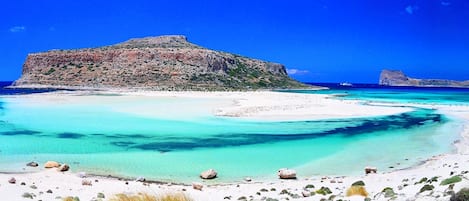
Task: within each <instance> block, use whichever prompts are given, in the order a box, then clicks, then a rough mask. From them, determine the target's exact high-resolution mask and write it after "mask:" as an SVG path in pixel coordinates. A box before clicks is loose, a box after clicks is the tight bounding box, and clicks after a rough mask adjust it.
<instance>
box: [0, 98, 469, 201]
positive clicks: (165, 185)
mask: <svg viewBox="0 0 469 201" xmlns="http://www.w3.org/2000/svg"><path fill="white" fill-rule="evenodd" d="M106 93H107V92H106ZM113 93H114V92H113ZM140 93H144V94H145V92H131V93H130V94H133V95H142V94H140ZM174 93H178V92H167V93H165V94H163V96H174ZM197 93H198V92H197ZM201 93H202V92H201ZM209 93H210V92H209ZM215 93H216V92H215ZM232 93H237V92H232ZM238 93H246V92H238ZM251 93H257V92H251ZM121 94H123V95H129V93H121ZM55 95H58V96H61V95H60V94H55ZM55 95H53V96H55ZM147 95H150V96H151V95H155V94H147ZM160 95H161V94H160ZM185 95H186V96H189V97H192V96H193V95H194V94H190V93H189V94H187V93H186V94H185ZM212 95H213V94H212ZM217 95H220V94H217ZM223 95H224V94H221V96H223ZM250 95H252V94H250ZM178 97H180V96H178ZM341 102H342V103H344V102H345V103H350V104H355V105H356V104H357V102H360V101H350V102H348V101H341ZM241 105H242V104H241ZM399 105H401V104H399ZM405 105H406V106H408V105H413V104H405ZM244 106H245V105H244ZM248 106H249V105H248ZM347 106H348V105H347ZM418 106H419V107H431V108H435V109H437V110H438V111H439V112H441V113H443V114H445V115H454V116H455V117H458V118H460V119H461V120H462V121H463V122H462V123H463V126H462V128H461V131H460V133H459V134H458V135H460V138H461V139H460V141H458V142H454V143H453V144H452V146H454V147H455V151H456V152H455V153H445V154H440V155H437V156H433V157H430V158H427V159H426V160H424V161H422V163H419V164H417V165H415V166H411V167H408V168H403V169H396V170H393V171H390V172H382V171H380V170H378V174H369V175H362V176H330V175H329V176H327V175H325V176H310V177H301V176H300V177H299V179H297V180H279V179H276V180H270V181H260V180H259V181H257V180H256V178H253V181H251V182H246V181H239V182H232V183H222V184H212V183H210V182H206V181H202V180H200V179H199V180H197V181H194V182H201V183H203V184H204V188H203V190H202V191H198V190H194V189H192V187H191V186H190V184H184V183H175V182H161V181H146V182H137V181H135V179H131V178H120V177H112V176H111V177H107V176H103V175H101V176H100V175H92V174H90V175H87V176H86V178H80V177H79V176H77V175H76V174H77V172H65V173H61V172H57V171H55V170H41V171H38V172H33V173H31V172H29V173H0V195H5V196H6V198H7V199H8V200H13V201H14V200H24V198H22V196H21V194H23V193H25V192H32V193H33V194H35V195H36V196H37V197H35V199H36V198H37V199H39V198H40V199H43V200H51V198H54V199H55V197H57V196H61V197H65V196H75V195H76V196H78V197H80V199H81V200H91V199H93V198H96V195H97V193H99V192H103V193H104V194H105V195H106V199H107V198H109V197H110V196H111V195H114V194H117V193H123V192H124V193H138V192H147V193H150V194H164V193H168V192H183V193H185V194H187V195H188V196H189V197H191V198H193V199H194V200H204V201H209V200H224V199H225V198H226V197H229V196H231V200H237V199H238V198H241V197H246V198H247V199H248V200H249V198H251V197H250V196H252V199H253V200H258V199H259V200H261V198H262V197H267V198H275V199H278V200H282V199H285V198H289V199H294V200H311V197H303V196H302V194H303V193H304V192H305V191H306V190H305V188H304V187H305V186H306V185H308V184H313V185H314V186H315V188H314V190H318V189H319V188H320V187H321V186H325V187H328V188H329V189H330V190H331V191H332V194H326V195H319V194H317V193H316V194H315V195H314V196H312V197H313V198H315V199H317V200H319V199H320V198H326V199H327V198H328V197H330V196H331V195H336V197H337V199H338V198H342V199H347V200H363V197H346V196H345V191H346V189H347V188H348V187H349V186H350V184H351V183H353V182H355V181H357V180H363V181H364V182H365V183H366V185H365V187H366V190H367V191H368V192H369V193H370V196H369V197H371V198H372V199H373V200H387V198H384V195H383V194H382V193H380V192H381V191H382V190H383V188H385V187H388V186H389V187H391V188H393V189H394V191H395V193H396V196H397V200H405V199H415V200H448V199H449V197H448V195H446V196H445V193H447V190H446V189H447V187H448V186H440V185H439V182H440V181H442V180H443V179H446V178H448V177H450V176H451V175H450V174H451V172H455V173H454V174H455V175H456V174H460V175H461V176H462V177H463V180H462V181H461V182H459V183H456V185H455V187H454V191H457V190H459V189H461V188H462V187H469V180H468V177H469V174H467V173H465V174H463V172H464V171H468V170H469V168H466V169H464V168H465V167H469V151H468V150H469V148H468V147H467V146H464V145H468V144H469V106H459V105H458V106H446V105H418ZM235 108H236V107H235ZM236 109H238V110H239V109H240V107H238V108H236ZM241 109H242V107H241ZM274 109H275V108H274ZM226 111H232V110H225V112H226ZM235 111H236V110H235ZM261 112H262V111H261ZM300 116H301V114H300ZM261 117H262V115H261ZM256 118H258V116H257V117H256ZM302 118H304V117H302ZM300 119H301V118H300ZM27 162H29V161H25V163H27ZM40 165H42V164H40ZM72 168H73V166H72ZM272 174H274V173H272ZM433 176H438V182H437V183H428V182H423V183H419V184H414V183H417V182H419V180H421V179H422V178H423V177H427V178H432V177H433ZM10 177H15V178H16V179H17V181H18V182H17V183H16V184H8V183H7V180H8V179H9V178H10ZM405 179H408V182H404V181H403V180H405ZM83 180H90V181H92V183H93V185H92V186H83V185H81V182H82V181H83ZM95 181H98V182H95ZM21 182H25V183H26V185H21V184H20V183H21ZM125 182H128V184H125ZM46 183H49V184H46ZM404 184H407V186H404ZM424 184H429V185H434V187H435V189H434V190H432V191H431V193H430V191H427V192H423V193H418V192H419V189H420V188H421V187H422V186H423V185H424ZM30 185H36V186H37V187H38V188H37V189H32V188H30V187H29V186H30ZM57 187H58V189H57ZM61 187H63V188H61ZM274 188H275V189H276V190H275V191H271V189H274ZM47 189H52V191H54V193H52V194H53V195H49V194H48V193H44V192H45V191H46V190H47ZM68 189H70V190H68ZM262 189H267V190H268V191H267V192H266V191H263V190H262ZM283 189H285V190H287V191H288V192H289V193H288V194H280V193H281V191H282V190H283ZM40 192H43V193H42V194H41V193H40ZM296 195H299V197H297V196H296ZM293 197H295V198H293Z"/></svg>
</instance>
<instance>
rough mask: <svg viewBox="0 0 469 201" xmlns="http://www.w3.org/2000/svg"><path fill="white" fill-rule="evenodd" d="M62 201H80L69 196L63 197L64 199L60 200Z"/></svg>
mask: <svg viewBox="0 0 469 201" xmlns="http://www.w3.org/2000/svg"><path fill="white" fill-rule="evenodd" d="M62 200H63V201H80V198H78V197H72V196H69V197H65V198H64V199H62Z"/></svg>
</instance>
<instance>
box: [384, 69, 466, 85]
mask: <svg viewBox="0 0 469 201" xmlns="http://www.w3.org/2000/svg"><path fill="white" fill-rule="evenodd" d="M379 84H380V85H386V86H416V87H469V80H467V81H455V80H442V79H417V78H410V77H407V76H406V75H405V74H404V73H403V72H402V71H398V70H383V71H381V75H380V78H379Z"/></svg>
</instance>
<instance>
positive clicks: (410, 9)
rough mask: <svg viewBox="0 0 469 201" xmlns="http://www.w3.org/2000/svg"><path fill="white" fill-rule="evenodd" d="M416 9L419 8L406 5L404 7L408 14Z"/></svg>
mask: <svg viewBox="0 0 469 201" xmlns="http://www.w3.org/2000/svg"><path fill="white" fill-rule="evenodd" d="M418 9H419V7H418V6H413V5H408V6H407V7H405V12H407V14H409V15H412V14H414V13H415V12H416V11H417V10H418Z"/></svg>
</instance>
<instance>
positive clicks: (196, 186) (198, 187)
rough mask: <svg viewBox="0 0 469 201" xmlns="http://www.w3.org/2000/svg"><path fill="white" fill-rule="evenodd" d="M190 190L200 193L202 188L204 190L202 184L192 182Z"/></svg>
mask: <svg viewBox="0 0 469 201" xmlns="http://www.w3.org/2000/svg"><path fill="white" fill-rule="evenodd" d="M192 188H194V189H195V190H199V191H201V190H202V188H204V185H203V184H202V183H199V182H193V183H192Z"/></svg>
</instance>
